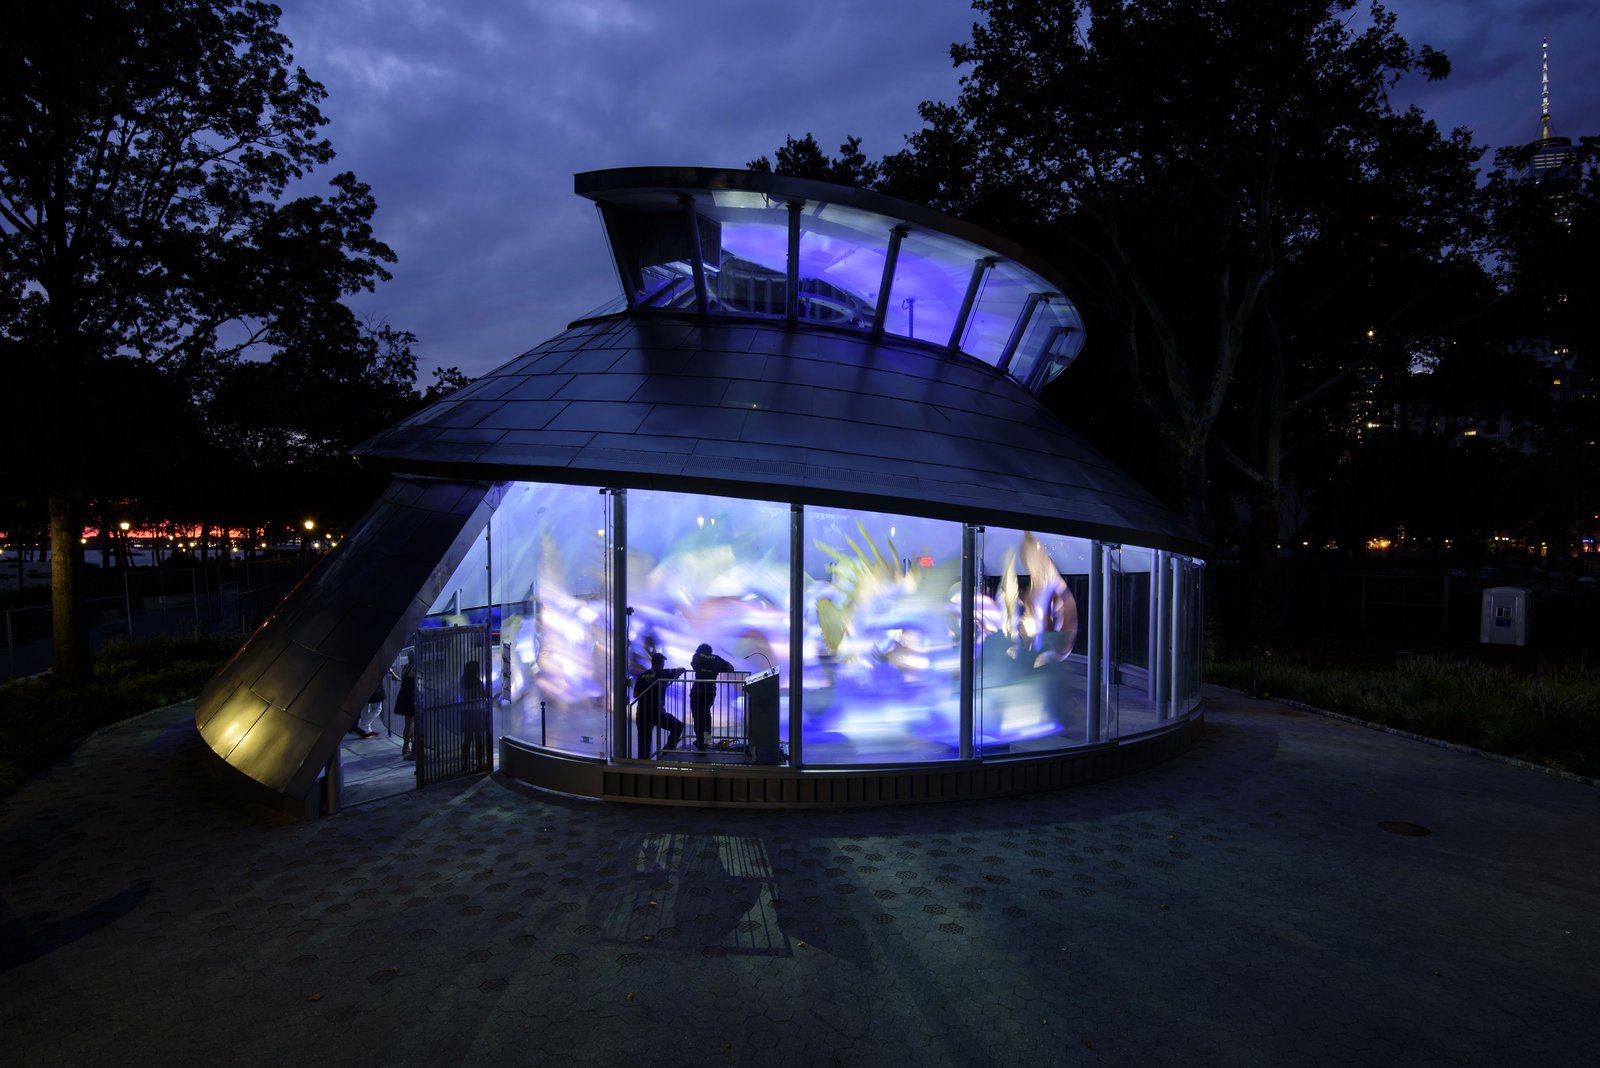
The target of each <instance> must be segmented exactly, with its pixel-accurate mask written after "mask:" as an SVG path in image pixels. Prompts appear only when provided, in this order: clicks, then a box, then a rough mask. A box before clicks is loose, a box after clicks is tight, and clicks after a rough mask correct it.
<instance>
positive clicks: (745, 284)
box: [697, 190, 789, 317]
mask: <svg viewBox="0 0 1600 1068" xmlns="http://www.w3.org/2000/svg"><path fill="white" fill-rule="evenodd" d="M713 196H714V198H715V199H714V202H713V203H709V204H708V203H703V202H702V203H700V204H698V205H697V209H698V210H699V212H700V214H701V215H702V216H704V217H705V218H706V219H709V220H711V221H712V222H714V223H715V224H716V226H715V229H712V228H711V227H703V228H702V236H703V237H705V238H708V239H709V238H710V237H712V236H713V235H715V236H716V238H717V240H719V241H720V248H712V247H705V248H704V249H703V252H704V255H705V263H706V288H707V290H708V291H709V294H710V302H711V311H712V312H713V313H719V314H725V315H757V316H763V317H779V316H782V315H784V314H785V311H786V308H785V301H786V298H787V295H788V292H789V278H788V269H789V210H788V206H787V205H786V204H785V203H784V202H783V201H781V200H770V199H769V198H767V197H766V196H764V195H762V194H760V193H744V192H734V191H726V190H719V191H717V192H715V193H714V194H713Z"/></svg>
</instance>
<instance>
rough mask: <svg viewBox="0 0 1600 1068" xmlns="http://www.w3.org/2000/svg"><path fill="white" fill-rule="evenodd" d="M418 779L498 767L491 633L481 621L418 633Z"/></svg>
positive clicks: (439, 779)
mask: <svg viewBox="0 0 1600 1068" xmlns="http://www.w3.org/2000/svg"><path fill="white" fill-rule="evenodd" d="M416 651H417V678H418V680H419V681H420V683H421V693H420V695H419V699H418V701H417V716H416V720H417V722H416V740H415V745H416V750H417V785H418V786H426V785H428V784H429V783H435V782H444V781H446V780H448V779H455V778H460V777H461V776H464V775H482V774H486V773H488V772H490V771H493V770H494V716H493V705H492V704H491V703H490V700H489V690H488V683H487V673H488V670H489V636H488V633H487V631H486V630H485V629H484V628H483V627H439V628H429V629H425V630H423V631H421V632H420V633H419V634H418V636H417V642H416Z"/></svg>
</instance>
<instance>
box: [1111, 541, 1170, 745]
mask: <svg viewBox="0 0 1600 1068" xmlns="http://www.w3.org/2000/svg"><path fill="white" fill-rule="evenodd" d="M1112 552H1114V553H1115V554H1116V557H1117V566H1118V574H1117V582H1116V586H1115V588H1114V589H1113V590H1112V591H1111V613H1112V618H1111V645H1112V648H1111V655H1112V660H1111V665H1110V667H1109V668H1108V670H1107V675H1108V681H1109V683H1110V685H1111V686H1112V687H1114V688H1115V690H1116V694H1117V721H1118V724H1119V729H1118V734H1119V736H1121V737H1126V736H1128V735H1130V734H1138V733H1140V732H1141V731H1148V730H1154V729H1155V728H1156V727H1157V726H1159V725H1160V719H1161V716H1160V709H1159V705H1158V699H1157V698H1158V693H1157V691H1158V687H1159V681H1160V680H1159V679H1158V674H1159V670H1160V666H1159V665H1157V664H1155V663H1154V661H1153V654H1154V651H1155V645H1156V631H1155V627H1156V623H1157V620H1158V619H1159V614H1158V612H1157V610H1156V596H1157V585H1158V584H1157V583H1156V582H1155V564H1156V554H1155V553H1154V552H1152V551H1151V550H1149V549H1139V548H1134V547H1131V546H1124V547H1122V548H1121V549H1114V550H1112Z"/></svg>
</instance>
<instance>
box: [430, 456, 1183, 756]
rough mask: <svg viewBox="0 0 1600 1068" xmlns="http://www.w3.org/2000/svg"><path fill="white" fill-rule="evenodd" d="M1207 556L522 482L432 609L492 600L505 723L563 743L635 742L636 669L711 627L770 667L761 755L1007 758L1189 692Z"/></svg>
mask: <svg viewBox="0 0 1600 1068" xmlns="http://www.w3.org/2000/svg"><path fill="white" fill-rule="evenodd" d="M618 559H621V560H625V561H626V563H625V567H624V568H623V569H622V570H621V572H620V573H619V571H618V570H617V569H616V568H612V567H608V566H607V562H608V561H613V560H618ZM1202 566H1203V565H1202V564H1201V563H1200V561H1198V560H1196V559H1193V558H1191V557H1187V556H1182V555H1179V554H1175V553H1170V552H1162V551H1157V550H1150V549H1141V548H1135V547H1130V546H1117V545H1111V544H1108V543H1104V542H1098V541H1092V540H1088V539H1085V538H1075V537H1067V536H1063V535H1056V534H1050V533H1047V532H1041V531H1029V530H1022V529H1008V528H1000V527H983V526H977V525H973V524H962V523H956V522H950V521H946V520H936V519H928V518H923V517H918V516H911V515H904V514H895V513H887V512H873V511H849V510H841V509H837V508H819V507H802V506H800V505H794V504H789V503H784V502H777V501H761V500H746V499H741V498H735V497H719V496H711V495H706V494H696V493H683V492H671V491H664V490H646V489H628V490H622V489H617V488H605V487H597V486H567V485H554V484H546V483H534V482H514V483H509V484H506V485H504V486H503V487H502V492H501V499H500V503H499V506H498V508H497V510H496V511H495V513H494V515H493V516H492V518H491V519H490V520H489V522H488V526H487V527H486V528H485V530H484V531H483V532H482V533H481V534H480V535H479V536H478V539H477V541H476V542H475V543H474V544H473V546H472V547H471V549H470V550H469V551H468V552H467V554H466V556H465V558H464V559H463V561H462V563H461V564H460V565H459V567H457V568H456V570H455V573H454V574H453V575H452V576H451V578H450V579H449V580H448V581H447V582H446V583H445V585H444V587H443V591H442V592H441V594H440V595H439V596H438V598H437V599H436V601H435V602H434V604H433V606H432V609H431V611H430V612H429V614H428V616H427V619H426V621H425V624H424V625H425V626H454V625H460V624H481V623H483V622H484V621H485V620H488V621H489V627H490V629H491V632H492V636H493V639H494V641H495V642H496V648H495V652H494V655H493V656H491V661H492V664H493V670H492V673H491V679H490V683H491V690H492V692H494V693H495V694H497V695H498V697H499V710H498V712H497V724H496V726H497V729H498V732H499V733H503V734H505V735H506V736H508V737H511V738H514V739H517V740H519V741H522V742H527V743H531V744H535V745H540V746H543V747H546V748H548V749H551V750H554V751H557V752H561V753H567V754H573V755H579V756H589V757H602V758H608V759H612V760H626V759H637V758H639V756H640V755H641V754H640V753H638V752H637V751H636V750H635V749H634V747H633V739H634V738H635V729H636V725H637V724H636V721H635V719H634V717H636V716H637V714H638V705H637V702H634V701H630V700H629V697H630V695H631V694H632V693H633V686H634V681H635V680H636V679H637V678H638V676H639V675H640V674H642V673H644V672H645V671H646V670H647V669H648V668H649V667H650V660H651V656H652V654H655V653H660V654H662V655H663V657H664V658H665V661H666V664H667V666H668V667H669V668H676V667H688V666H689V665H690V663H691V658H692V657H693V656H694V653H695V650H696V649H697V648H698V647H699V646H701V645H702V644H704V645H709V646H710V647H711V649H712V651H713V652H714V653H715V654H716V655H718V656H720V657H722V658H724V660H725V661H726V662H728V663H729V664H730V665H731V666H732V667H733V668H734V671H733V672H732V673H731V675H729V676H728V677H727V678H725V679H724V683H723V684H724V685H730V684H734V683H742V680H743V679H745V678H748V677H755V676H759V675H762V674H764V673H767V672H769V671H770V672H772V673H774V674H775V676H776V692H777V698H778V715H777V728H778V738H779V745H780V748H781V753H780V754H779V755H778V758H777V759H776V760H771V761H767V762H770V763H779V764H786V765H788V766H791V767H800V768H805V767H812V768H824V767H881V766H885V765H906V764H912V765H914V764H926V763H934V762H939V761H955V760H971V759H998V758H1004V757H1007V756H1020V755H1027V754H1031V753H1041V752H1049V751H1056V750H1063V749H1069V748H1072V747H1077V746H1086V745H1096V744H1101V743H1105V742H1111V741H1115V740H1117V739H1119V738H1125V737H1130V736H1134V735H1137V734H1141V733H1145V732H1148V731H1154V730H1158V729H1160V728H1162V727H1164V726H1167V725H1169V724H1170V723H1171V722H1173V721H1174V720H1176V719H1181V718H1183V717H1185V716H1186V715H1188V714H1189V713H1190V712H1192V711H1194V710H1195V709H1196V708H1197V707H1198V705H1199V682H1198V679H1199V676H1198V666H1199V656H1198V653H1199V642H1200V632H1199V621H1200V618H1201V613H1200V604H1199V601H1200V595H1201V592H1200V591H1201V585H1202V584H1201V581H1200V580H1201V574H1202V572H1201V567H1202ZM619 620H620V621H621V622H620V623H619V622H618V621H619ZM619 680H620V684H621V685H622V686H623V687H624V689H625V692H624V694H623V697H622V700H621V701H618V702H616V703H615V704H613V702H612V694H613V691H614V689H615V688H616V686H617V685H618V684H619ZM670 685H677V686H679V687H680V688H682V689H683V690H684V691H685V692H687V688H688V687H689V685H690V683H689V681H688V677H687V676H685V677H684V679H683V680H681V681H676V682H674V683H673V684H670ZM667 707H668V710H669V711H671V709H672V708H673V706H671V705H670V704H669V705H668V706H667ZM684 708H685V709H687V703H685V704H684ZM685 714H687V713H686V712H685ZM719 729H720V728H719ZM734 729H736V730H742V729H743V728H742V726H740V725H735V728H734ZM721 740H722V741H724V742H726V741H727V740H728V739H726V738H724V739H721ZM732 740H733V741H735V742H739V743H744V742H747V741H748V738H747V737H745V736H743V735H741V736H739V737H736V738H734V739H732ZM681 749H682V752H681V753H680V755H681V756H683V757H684V758H685V759H688V758H689V757H690V756H692V754H690V753H689V752H688V742H687V741H685V742H684V743H682V746H681ZM740 751H741V752H744V751H745V750H742V749H741V750H740ZM647 755H650V756H655V757H657V758H658V759H663V760H671V759H673V757H674V753H673V752H672V751H670V750H669V751H665V752H661V753H659V754H656V753H652V754H647Z"/></svg>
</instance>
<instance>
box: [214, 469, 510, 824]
mask: <svg viewBox="0 0 1600 1068" xmlns="http://www.w3.org/2000/svg"><path fill="white" fill-rule="evenodd" d="M490 488H491V487H490V485H489V484H488V483H484V482H478V483H455V484H450V483H444V482H440V481H437V480H415V479H406V478H402V479H397V480H396V482H395V484H394V485H392V486H391V487H390V490H389V491H388V492H387V493H385V495H384V497H383V498H382V499H381V500H379V501H378V503H377V504H375V505H374V506H373V507H372V509H371V510H370V511H369V512H368V513H367V515H366V516H365V517H363V518H362V520H361V521H360V522H358V523H357V524H356V526H355V527H354V528H352V530H351V533H350V536H349V537H347V538H346V539H345V541H344V542H342V543H341V544H340V546H339V548H338V549H336V550H334V552H333V553H332V554H330V556H329V557H328V559H327V560H325V561H323V564H322V565H321V566H319V567H318V568H316V569H315V570H314V571H313V572H312V574H311V575H310V576H308V577H307V578H306V580H304V581H302V582H301V583H300V584H299V585H298V586H296V587H295V589H294V590H293V591H291V593H290V594H289V596H288V597H287V598H286V599H285V600H284V602H283V604H282V605H280V606H279V607H278V609H277V610H276V611H275V612H274V613H273V615H272V616H271V617H269V619H268V621H267V623H266V624H264V625H263V627H262V628H261V629H260V630H258V631H257V632H256V634H255V635H253V636H252V637H251V638H250V639H249V640H248V641H247V642H246V643H245V645H244V646H243V647H242V648H241V649H240V651H239V653H238V654H236V656H235V658H234V660H233V661H230V663H229V665H227V666H226V668H225V670H224V671H223V672H219V673H218V676H217V677H215V678H213V679H212V681H211V682H210V683H208V684H207V686H206V688H205V689H204V690H203V691H202V692H201V694H200V697H199V699H198V700H197V701H196V705H195V721H196V723H197V725H200V732H201V736H202V737H204V738H205V739H206V741H207V743H208V744H209V745H210V746H211V748H212V749H213V750H214V751H216V752H217V754H218V755H219V756H221V757H222V758H223V759H224V760H225V761H226V762H227V763H228V764H229V765H230V766H231V767H233V768H234V769H235V770H237V771H239V772H240V773H241V774H243V775H245V776H247V777H248V778H250V779H252V780H254V781H255V782H257V783H259V784H261V785H262V786H265V787H267V788H268V789H269V790H274V791H277V792H278V793H279V794H280V795H282V796H283V797H284V798H286V799H292V800H298V799H303V798H304V797H305V796H306V792H307V791H308V790H310V788H311V786H312V785H313V784H314V782H315V776H316V773H317V770H318V769H320V768H321V766H322V765H323V764H324V763H326V762H327V759H328V758H329V756H331V755H332V753H333V751H334V749H335V748H336V747H337V746H338V744H339V741H340V739H341V737H342V736H343V734H344V732H345V730H346V729H347V728H348V727H349V722H350V717H351V716H353V715H354V713H355V710H356V709H357V708H358V707H359V705H360V704H361V703H362V702H363V701H364V699H365V697H366V695H367V694H368V693H370V692H371V689H372V686H373V685H374V684H375V682H376V680H377V678H378V677H379V675H380V673H381V672H382V671H383V669H384V668H385V667H387V665H388V664H389V663H391V662H392V661H393V659H394V657H395V656H396V655H397V654H398V653H399V651H400V647H401V645H402V644H403V642H404V641H405V638H406V636H407V635H408V634H410V632H411V630H412V629H413V628H414V627H415V626H416V624H417V622H418V620H419V619H420V618H421V616H422V614H423V613H424V612H425V611H426V610H427V606H428V605H429V604H430V603H431V602H432V600H433V598H434V597H436V596H437V594H438V592H439V589H440V588H442V586H443V584H444V583H445V581H447V579H448V578H449V576H450V574H451V572H452V571H453V570H454V569H455V567H456V565H457V564H458V563H459V562H460V561H461V559H462V557H463V556H464V555H465V553H466V551H467V549H468V547H469V546H470V545H471V543H472V541H473V540H474V539H475V538H476V537H477V535H478V533H479V532H480V531H481V530H482V529H483V525H484V523H486V522H487V520H488V516H489V513H490V511H491V510H492V508H491V504H490V501H489V497H490V492H489V491H490ZM330 618H336V619H337V620H338V622H337V623H336V624H335V625H334V626H333V627H332V628H331V629H330V628H329V627H328V625H327V621H328V620H329V619H330ZM301 624H306V625H307V626H308V630H310V631H312V632H315V633H317V634H318V636H319V637H318V647H317V648H310V647H308V646H307V645H305V644H302V641H303V638H304V636H303V635H300V634H298V633H297V631H296V628H297V627H298V626H300V625H301ZM291 638H298V639H301V640H286V639H291ZM252 675H254V676H255V679H254V681H253V682H252V683H250V684H249V685H245V684H244V683H243V682H242V680H244V679H248V678H250V677H251V676H252Z"/></svg>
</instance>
